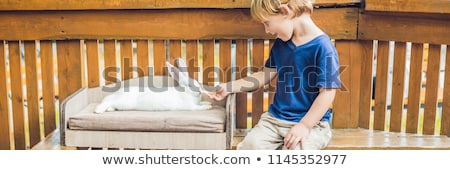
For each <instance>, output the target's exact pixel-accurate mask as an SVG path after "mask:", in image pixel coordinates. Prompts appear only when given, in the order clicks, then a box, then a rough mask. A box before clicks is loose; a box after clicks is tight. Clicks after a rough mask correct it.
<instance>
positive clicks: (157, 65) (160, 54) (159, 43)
mask: <svg viewBox="0 0 450 170" xmlns="http://www.w3.org/2000/svg"><path fill="white" fill-rule="evenodd" d="M153 64H154V68H153V69H154V75H167V70H165V69H164V67H165V65H166V44H165V42H164V40H153Z"/></svg>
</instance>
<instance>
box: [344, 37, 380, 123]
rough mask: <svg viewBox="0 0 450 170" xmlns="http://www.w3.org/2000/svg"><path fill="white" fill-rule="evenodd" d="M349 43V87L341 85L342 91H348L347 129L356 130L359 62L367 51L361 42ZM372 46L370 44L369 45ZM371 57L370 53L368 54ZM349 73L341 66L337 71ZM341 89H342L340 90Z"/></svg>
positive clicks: (359, 84)
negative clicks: (348, 116)
mask: <svg viewBox="0 0 450 170" xmlns="http://www.w3.org/2000/svg"><path fill="white" fill-rule="evenodd" d="M348 42H350V48H351V49H353V50H351V52H350V66H348V67H350V87H348V85H346V84H341V86H342V87H343V88H344V90H347V91H350V120H349V125H348V126H349V127H351V128H357V127H358V124H359V107H360V105H359V102H360V93H361V90H360V89H361V73H362V71H361V67H362V66H361V65H362V63H361V61H362V55H365V54H366V52H367V51H364V50H366V47H364V46H363V45H364V44H362V42H357V41H348ZM369 44H370V45H372V44H371V43H369ZM369 55H371V53H369ZM345 70H347V71H349V70H348V68H345V66H342V65H341V68H340V69H339V71H340V72H341V73H342V72H343V71H345ZM341 89H342V88H341Z"/></svg>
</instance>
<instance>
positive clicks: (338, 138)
mask: <svg viewBox="0 0 450 170" xmlns="http://www.w3.org/2000/svg"><path fill="white" fill-rule="evenodd" d="M242 139H243V137H235V138H234V140H233V147H232V149H235V148H236V144H237V143H239V142H240V141H241V140H242ZM32 149H33V150H76V149H77V148H76V147H67V146H61V145H60V144H59V131H55V132H53V133H52V134H51V135H49V136H48V137H47V138H46V139H45V140H43V141H42V142H40V143H39V144H37V145H36V146H34V147H33V148H32ZM325 149H328V150H342V149H345V150H354V149H357V150H359V149H373V150H376V149H446V150H450V138H449V137H447V136H432V135H430V136H429V135H417V134H405V133H392V132H383V131H372V130H367V129H333V138H332V140H331V141H330V143H329V145H328V146H327V148H325Z"/></svg>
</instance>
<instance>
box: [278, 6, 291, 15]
mask: <svg viewBox="0 0 450 170" xmlns="http://www.w3.org/2000/svg"><path fill="white" fill-rule="evenodd" d="M280 11H281V14H282V15H285V16H291V13H292V11H291V9H290V8H289V6H288V5H287V4H281V5H280Z"/></svg>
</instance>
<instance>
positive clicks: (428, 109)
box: [423, 44, 441, 134]
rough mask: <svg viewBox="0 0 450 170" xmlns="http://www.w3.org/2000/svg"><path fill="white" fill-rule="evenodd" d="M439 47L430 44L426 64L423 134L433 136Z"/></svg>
mask: <svg viewBox="0 0 450 170" xmlns="http://www.w3.org/2000/svg"><path fill="white" fill-rule="evenodd" d="M440 54H441V46H440V45H434V44H430V46H429V52H428V63H427V73H426V76H427V81H426V91H425V108H424V110H425V111H424V116H423V134H434V129H435V120H436V107H437V97H438V86H439V64H440V58H441V57H440V56H441V55H440Z"/></svg>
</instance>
